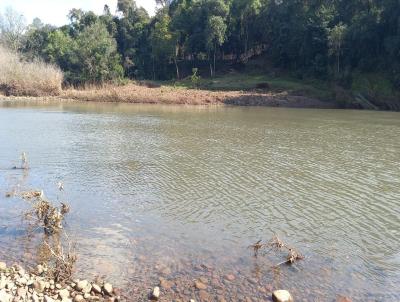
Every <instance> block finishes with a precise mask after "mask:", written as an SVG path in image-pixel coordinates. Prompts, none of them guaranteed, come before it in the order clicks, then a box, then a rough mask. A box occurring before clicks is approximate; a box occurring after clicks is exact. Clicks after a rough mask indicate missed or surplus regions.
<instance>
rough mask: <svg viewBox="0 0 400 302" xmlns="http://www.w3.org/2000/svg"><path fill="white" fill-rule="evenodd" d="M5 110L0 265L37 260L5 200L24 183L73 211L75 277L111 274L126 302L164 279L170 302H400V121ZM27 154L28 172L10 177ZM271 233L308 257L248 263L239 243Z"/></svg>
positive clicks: (389, 117) (93, 108) (76, 108)
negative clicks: (202, 281) (203, 289)
mask: <svg viewBox="0 0 400 302" xmlns="http://www.w3.org/2000/svg"><path fill="white" fill-rule="evenodd" d="M0 103H1V102H0ZM0 106H1V107H0V258H1V259H5V260H8V261H12V260H19V261H26V262H28V263H30V262H34V260H35V257H36V256H35V255H36V254H37V253H36V252H35V248H37V242H38V240H40V234H38V236H37V237H38V239H37V240H36V241H35V240H32V241H33V242H31V241H29V242H27V240H26V236H25V234H26V232H25V229H24V224H23V223H22V222H21V220H20V218H19V217H20V216H19V215H20V213H21V210H22V209H25V208H27V205H26V202H25V201H21V200H19V199H18V198H11V199H9V198H5V197H4V196H5V193H6V192H7V191H9V190H11V188H13V187H14V186H15V185H16V184H17V183H18V184H20V189H21V190H22V189H29V188H39V189H43V190H44V191H45V194H46V196H48V197H49V198H50V199H52V200H60V201H63V200H67V201H68V202H69V203H70V205H71V208H72V212H71V213H70V215H69V216H68V219H67V226H66V230H67V231H68V233H69V234H70V236H71V237H72V238H73V239H74V240H75V241H76V242H77V243H78V251H79V270H78V271H77V273H76V275H77V276H89V277H90V276H95V275H96V274H100V275H106V276H107V278H108V279H109V280H110V281H112V282H114V283H116V284H119V285H120V286H121V287H124V288H126V289H127V291H128V292H129V294H128V295H129V296H130V297H131V298H132V299H136V300H139V297H143V296H145V293H146V292H147V291H148V289H149V288H151V287H153V286H155V285H157V284H158V281H159V280H158V279H159V277H160V276H163V277H165V278H167V279H169V280H172V281H175V282H176V283H177V285H176V286H174V287H173V288H172V289H171V290H169V291H168V290H165V292H163V297H165V299H166V300H168V299H169V300H171V299H173V298H179V297H184V298H187V297H190V298H192V297H193V298H198V294H199V293H198V291H197V290H196V289H194V288H193V280H195V279H196V278H199V277H206V278H208V279H209V281H210V284H209V286H208V289H207V291H208V294H210V295H211V296H210V297H211V298H210V299H211V300H215V299H216V297H217V296H218V297H221V296H225V298H226V299H227V300H231V301H239V300H243V299H244V298H245V297H250V298H252V299H253V300H254V301H257V300H260V301H262V300H265V299H266V298H267V297H268V296H269V294H268V291H270V289H271V288H274V289H275V288H287V289H289V290H290V291H292V292H293V294H294V296H295V298H296V300H297V301H335V300H336V298H337V297H338V296H339V295H344V296H349V297H351V298H352V299H353V301H400V290H399V287H398V284H400V283H399V282H400V243H399V237H400V114H399V113H390V112H368V111H339V110H306V109H283V108H237V107H174V106H167V107H163V106H157V105H154V106H153V105H152V106H149V105H128V104H93V103H90V104H79V103H64V104H51V105H43V104H42V105H40V104H32V103H26V104H18V105H16V104H15V103H10V102H3V103H1V105H0ZM22 151H25V152H27V154H28V159H29V164H30V167H31V168H30V170H29V171H27V172H26V173H25V174H26V175H24V172H23V171H21V170H11V169H10V168H11V167H12V166H15V165H18V164H19V160H18V158H19V155H20V153H21V152H22ZM59 181H63V183H64V188H65V191H64V192H59V191H58V188H57V183H58V182H59ZM274 233H277V234H279V236H280V237H281V238H282V239H283V240H284V241H287V242H288V243H290V244H291V245H292V246H295V247H296V248H297V249H298V250H300V251H301V252H302V253H303V254H304V255H305V256H306V259H305V260H304V261H301V262H298V263H297V264H295V265H294V266H292V267H287V266H282V267H281V269H280V271H279V272H276V271H275V272H274V271H273V270H271V266H272V265H273V264H276V263H278V262H280V261H282V259H285V255H284V254H283V255H281V254H280V255H276V253H271V254H268V255H262V256H259V257H258V258H257V259H256V258H254V257H253V256H252V253H251V251H250V250H249V249H248V248H247V247H248V245H249V244H251V243H254V242H255V241H257V240H258V239H264V240H268V239H269V238H271V237H272V236H273V234H274ZM282 257H283V258H282ZM201 265H203V266H201ZM227 273H232V274H234V275H235V276H236V279H235V281H233V282H227V281H226V280H224V278H223V276H224V275H225V274H227ZM215 279H217V281H218V282H216V280H215ZM214 281H215V282H214ZM218 284H219V285H218ZM181 287H186V290H184V291H183V290H182V288H181ZM265 288H266V289H265Z"/></svg>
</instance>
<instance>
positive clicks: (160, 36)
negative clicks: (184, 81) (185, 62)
mask: <svg viewBox="0 0 400 302" xmlns="http://www.w3.org/2000/svg"><path fill="white" fill-rule="evenodd" d="M158 15H159V19H158V21H157V22H156V23H155V24H154V29H153V30H152V32H151V37H150V41H151V46H152V53H153V58H158V61H159V62H160V63H164V64H165V62H168V61H170V60H172V61H173V62H174V65H175V71H176V78H177V79H179V78H180V75H179V66H178V61H177V52H178V45H177V42H178V36H177V34H176V33H173V32H171V31H170V23H171V18H170V17H169V16H168V15H167V14H165V13H163V12H162V11H160V12H159V14H158Z"/></svg>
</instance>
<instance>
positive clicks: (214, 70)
mask: <svg viewBox="0 0 400 302" xmlns="http://www.w3.org/2000/svg"><path fill="white" fill-rule="evenodd" d="M216 52H217V50H216V47H214V76H215V61H216V60H215V53H216Z"/></svg>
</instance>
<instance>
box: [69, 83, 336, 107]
mask: <svg viewBox="0 0 400 302" xmlns="http://www.w3.org/2000/svg"><path fill="white" fill-rule="evenodd" d="M61 97H62V98H63V99H72V100H78V101H85V102H87V101H93V102H119V103H145V104H187V105H210V104H232V105H255V106H275V107H281V106H282V107H310V108H326V107H331V106H332V104H328V103H324V102H321V101H318V100H316V99H311V98H306V97H301V96H292V95H289V94H287V93H273V92H271V93H270V92H267V93H266V92H258V91H247V92H244V91H209V90H198V89H186V88H179V87H170V86H161V87H157V86H154V87H149V86H148V85H141V84H136V83H129V84H126V85H123V86H115V85H111V84H110V85H103V86H86V87H83V88H81V89H73V88H70V89H66V90H64V91H63V93H62V95H61Z"/></svg>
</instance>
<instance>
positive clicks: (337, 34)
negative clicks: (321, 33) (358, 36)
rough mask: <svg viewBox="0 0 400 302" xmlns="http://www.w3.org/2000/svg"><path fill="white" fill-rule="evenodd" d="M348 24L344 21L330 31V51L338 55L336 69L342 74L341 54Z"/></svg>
mask: <svg viewBox="0 0 400 302" xmlns="http://www.w3.org/2000/svg"><path fill="white" fill-rule="evenodd" d="M346 30H347V26H346V25H345V24H343V23H339V24H337V25H335V26H334V27H333V28H332V29H331V30H330V32H329V51H330V54H331V55H334V56H335V57H336V71H337V74H340V56H341V54H342V48H343V41H344V37H345V35H346Z"/></svg>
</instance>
